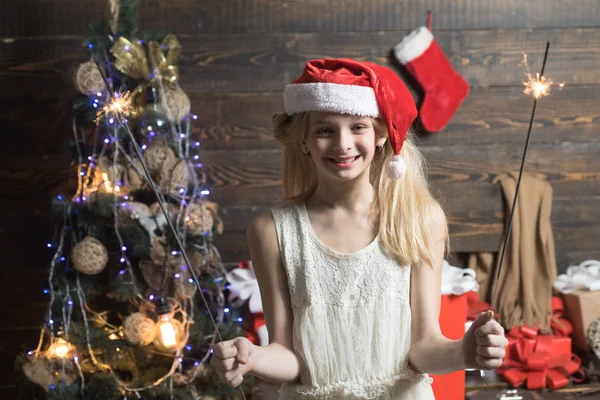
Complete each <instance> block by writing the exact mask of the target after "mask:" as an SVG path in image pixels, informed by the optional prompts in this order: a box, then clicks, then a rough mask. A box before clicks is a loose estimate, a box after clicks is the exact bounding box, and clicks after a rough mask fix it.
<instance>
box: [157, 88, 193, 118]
mask: <svg viewBox="0 0 600 400" xmlns="http://www.w3.org/2000/svg"><path fill="white" fill-rule="evenodd" d="M163 96H164V99H165V102H166V107H163V108H165V109H164V113H165V115H167V116H168V117H169V118H171V119H172V120H173V121H181V120H182V119H183V118H184V117H185V116H186V115H188V114H189V113H190V99H189V97H188V95H187V94H185V92H184V91H183V90H182V89H181V87H179V86H176V87H174V88H173V87H168V88H165V91H164V94H163Z"/></svg>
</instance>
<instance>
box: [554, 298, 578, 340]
mask: <svg viewBox="0 0 600 400" xmlns="http://www.w3.org/2000/svg"><path fill="white" fill-rule="evenodd" d="M564 311H565V306H564V304H563V301H562V299H561V298H560V297H558V296H552V316H551V317H550V328H552V333H554V334H555V335H557V336H565V337H566V336H569V335H570V334H571V333H573V325H571V323H570V322H569V321H567V320H566V319H565V318H562V316H563V313H564Z"/></svg>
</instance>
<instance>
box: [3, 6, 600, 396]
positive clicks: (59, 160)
mask: <svg viewBox="0 0 600 400" xmlns="http://www.w3.org/2000/svg"><path fill="white" fill-rule="evenodd" d="M429 9H431V10H433V29H434V35H435V37H436V40H437V41H438V42H439V44H440V46H441V47H442V49H443V50H444V51H445V52H446V53H447V55H448V57H449V58H450V60H451V62H452V64H453V66H454V67H455V68H456V70H457V71H458V72H459V73H460V74H461V75H462V76H463V77H465V79H467V81H468V82H469V84H470V85H471V93H470V95H469V97H468V98H467V99H466V101H465V102H464V105H463V106H462V108H461V109H460V110H459V111H458V112H457V113H456V115H455V117H454V119H453V120H452V122H451V123H450V124H449V126H448V127H447V129H446V130H445V131H443V132H440V133H437V134H433V135H425V136H423V137H422V139H421V148H422V150H423V152H424V154H425V155H426V157H427V159H428V161H429V163H430V173H431V180H432V183H433V186H434V188H435V190H436V192H438V193H439V195H440V198H441V199H442V201H443V203H444V205H445V206H446V208H447V210H448V212H449V213H450V224H451V233H452V237H453V246H454V249H455V250H456V251H459V252H471V251H495V250H497V248H498V244H499V240H500V235H501V230H502V217H503V210H502V203H501V196H500V191H499V189H498V188H497V187H495V186H494V185H492V183H491V181H492V179H493V178H494V176H495V175H496V174H498V173H501V172H503V171H507V170H516V169H518V166H519V163H520V157H521V154H522V149H523V145H524V140H525V136H526V130H527V124H528V121H529V116H530V112H531V106H532V99H531V98H530V97H528V96H526V95H524V94H523V93H522V91H523V87H522V85H521V82H522V80H523V78H524V73H523V70H522V69H520V68H519V64H520V62H521V60H522V52H526V53H527V54H528V55H529V62H530V67H531V70H532V71H534V72H535V71H538V70H539V68H540V66H541V60H542V56H543V51H544V45H545V42H546V40H549V41H550V42H551V49H550V56H549V60H548V66H547V69H546V73H547V76H548V77H550V78H552V79H553V80H554V81H557V82H565V83H566V85H565V87H564V89H562V90H561V91H555V92H554V93H553V94H552V95H551V96H550V97H548V98H545V99H543V100H542V101H541V102H540V104H539V107H538V114H537V118H536V123H535V128H534V132H533V136H532V145H531V148H530V153H529V157H528V161H527V171H528V172H531V173H535V174H536V175H538V176H540V177H543V178H545V179H547V180H548V181H549V182H550V183H551V184H552V186H553V188H554V200H553V215H552V221H553V225H554V232H555V240H556V248H557V259H558V263H559V268H561V269H564V267H565V266H567V265H568V264H569V263H571V262H580V261H583V260H585V259H588V258H596V259H599V258H600V185H599V182H600V129H599V128H598V121H599V120H600V44H599V43H600V27H598V25H599V23H600V0H570V1H565V0H530V1H523V0H487V1H481V0H462V1H444V0H424V1H419V2H415V1H409V0H328V1H326V0H202V1H197V0H140V18H139V24H140V26H141V27H142V28H157V29H164V30H166V31H171V32H173V33H175V34H177V35H178V36H179V38H180V40H181V42H182V44H183V48H184V51H183V54H182V57H181V61H180V69H181V72H182V76H181V84H182V86H183V88H184V90H186V91H187V92H188V94H189V95H190V98H191V100H192V111H193V112H194V113H196V114H198V116H199V121H198V123H196V125H195V127H194V135H195V136H196V137H197V138H199V139H200V140H201V142H202V146H203V147H204V150H205V152H204V155H203V157H204V162H205V165H206V168H207V169H208V171H209V174H210V177H211V180H212V182H214V184H215V188H214V190H213V192H212V200H214V201H216V202H218V203H219V204H220V206H221V210H222V214H223V216H224V219H225V227H226V231H225V234H224V235H223V236H222V237H221V238H219V240H218V246H219V249H220V251H221V253H222V255H223V257H224V259H225V260H226V261H237V260H240V259H244V258H246V257H247V256H248V254H247V251H246V247H245V240H244V230H245V227H246V225H247V223H248V221H249V220H250V218H251V217H252V216H253V215H254V214H255V213H256V212H258V211H260V210H263V209H266V208H268V207H269V206H270V205H272V204H273V203H274V201H275V199H276V198H277V197H278V196H279V195H280V180H279V174H278V168H279V159H280V156H281V151H280V149H279V147H278V145H277V143H276V142H275V141H274V140H273V139H272V137H271V133H270V119H271V115H272V114H273V113H274V112H280V111H282V101H281V90H282V88H283V86H284V84H286V83H288V82H289V81H291V80H292V79H293V78H295V77H296V76H297V75H298V74H299V73H300V71H301V68H302V66H303V65H304V63H305V62H306V61H307V60H309V59H311V58H317V57H340V56H344V57H354V58H357V59H360V60H369V61H375V62H379V63H383V64H387V65H391V66H392V67H393V68H396V70H397V71H398V72H399V73H400V74H401V75H402V76H403V77H404V78H405V79H406V81H407V82H408V83H409V84H410V85H411V89H412V90H413V91H414V93H415V95H416V96H417V97H422V92H421V91H420V89H419V86H418V85H417V84H415V82H414V81H412V80H411V79H410V77H408V76H407V74H406V73H405V71H403V70H402V69H401V68H400V67H399V66H398V65H397V63H395V62H394V61H393V60H392V58H391V49H392V47H393V46H394V44H396V43H397V42H398V41H400V40H401V39H402V37H403V36H404V35H406V34H407V33H408V32H409V31H410V30H412V29H413V28H416V27H417V26H419V25H421V24H423V23H424V22H425V18H426V13H427V10H429ZM104 10H105V1H101V0H85V1H80V0H2V2H1V3H0V132H1V133H2V136H1V138H2V140H1V142H0V143H1V145H0V163H2V168H1V169H0V205H1V209H2V210H4V212H3V215H2V219H1V220H2V222H0V242H1V243H2V248H3V255H4V257H3V258H4V261H3V266H2V268H1V269H0V304H1V305H2V306H1V307H0V335H1V336H0V363H1V368H0V372H2V373H1V374H0V376H2V378H0V397H1V398H12V397H11V395H10V394H12V393H13V392H12V390H13V389H12V381H11V377H10V374H9V372H10V370H11V368H12V359H13V356H14V355H15V354H17V353H18V352H20V351H22V350H25V349H29V348H31V347H32V346H34V344H35V339H36V334H37V328H38V327H39V325H40V322H41V321H42V315H43V312H44V308H45V306H46V300H47V299H46V298H45V296H44V295H43V293H42V288H43V286H44V280H45V278H46V267H47V265H48V262H49V260H50V257H51V253H50V251H49V250H48V249H46V248H45V243H46V242H47V241H48V240H49V239H50V238H51V236H52V233H53V226H52V224H51V223H50V220H49V200H50V196H51V195H52V194H55V193H57V192H59V191H60V190H64V189H65V188H67V187H68V186H69V184H68V176H69V160H68V158H67V157H66V156H65V153H64V141H65V140H66V139H68V138H69V137H70V135H71V134H72V133H71V132H72V130H71V122H70V108H71V96H72V95H73V93H74V89H73V87H72V83H71V74H72V71H73V70H74V68H75V67H76V66H77V64H78V63H80V62H82V61H85V60H86V59H87V56H86V52H85V50H84V49H83V48H82V47H81V46H80V45H81V42H82V34H83V33H84V31H85V29H86V26H87V25H88V24H89V23H91V22H93V21H96V20H98V19H100V18H102V16H103V12H104Z"/></svg>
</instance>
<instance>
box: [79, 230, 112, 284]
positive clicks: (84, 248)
mask: <svg viewBox="0 0 600 400" xmlns="http://www.w3.org/2000/svg"><path fill="white" fill-rule="evenodd" d="M71 256H72V259H73V266H74V267H75V269H76V270H77V271H79V272H81V273H84V274H86V275H96V274H99V273H100V272H102V270H103V269H104V267H105V266H106V263H107V262H108V252H107V251H106V247H104V245H103V244H102V242H100V241H99V240H98V239H96V238H93V237H91V236H87V237H86V238H85V239H83V240H82V241H81V242H79V243H77V244H76V245H75V246H74V247H73V251H72V252H71Z"/></svg>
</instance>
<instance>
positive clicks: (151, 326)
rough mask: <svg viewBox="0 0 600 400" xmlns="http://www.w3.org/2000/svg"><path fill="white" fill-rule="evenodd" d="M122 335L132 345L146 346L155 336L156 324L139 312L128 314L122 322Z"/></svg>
mask: <svg viewBox="0 0 600 400" xmlns="http://www.w3.org/2000/svg"><path fill="white" fill-rule="evenodd" d="M123 335H124V337H125V340H127V342H129V343H130V344H132V345H135V346H137V345H141V346H146V345H148V344H150V343H152V341H154V337H155V336H156V324H155V323H154V321H153V320H152V319H150V318H148V317H146V315H145V314H143V313H141V312H136V313H133V314H131V315H130V316H128V317H127V318H126V319H125V321H124V322H123Z"/></svg>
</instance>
